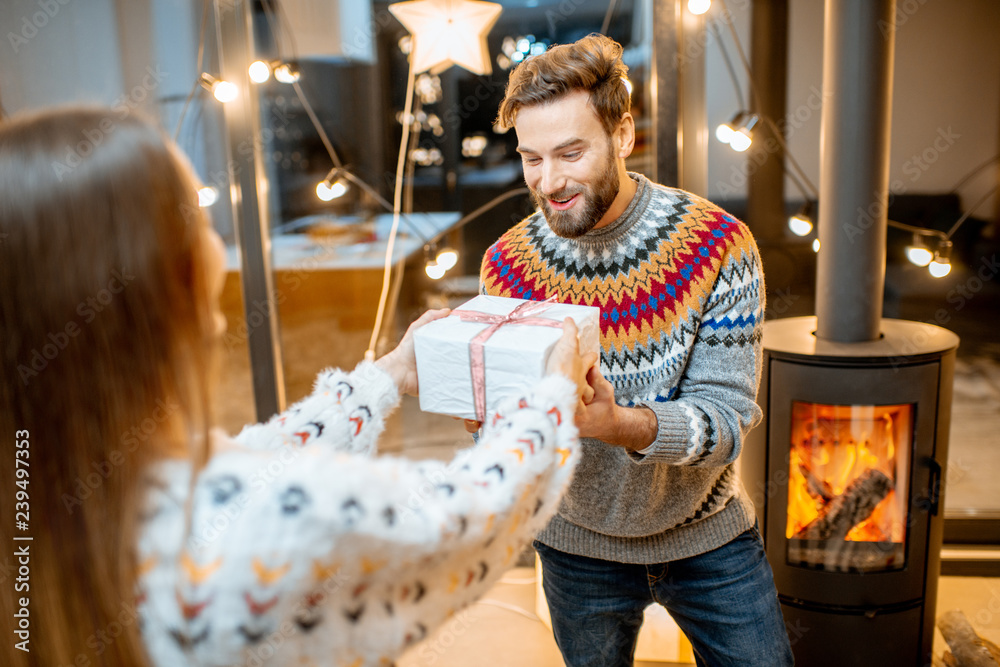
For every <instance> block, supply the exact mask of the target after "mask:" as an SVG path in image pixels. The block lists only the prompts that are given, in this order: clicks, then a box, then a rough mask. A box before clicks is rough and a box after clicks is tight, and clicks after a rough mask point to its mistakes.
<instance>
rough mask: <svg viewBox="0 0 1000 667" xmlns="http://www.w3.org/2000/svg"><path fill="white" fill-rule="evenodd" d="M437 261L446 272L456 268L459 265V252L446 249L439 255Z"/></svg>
mask: <svg viewBox="0 0 1000 667" xmlns="http://www.w3.org/2000/svg"><path fill="white" fill-rule="evenodd" d="M436 261H437V263H438V266H443V267H444V270H445V271H447V270H449V269H451V268H454V266H455V265H456V264H458V251H457V250H455V249H453V248H445V249H444V250H442V251H441V252H439V253H438V254H437V257H436Z"/></svg>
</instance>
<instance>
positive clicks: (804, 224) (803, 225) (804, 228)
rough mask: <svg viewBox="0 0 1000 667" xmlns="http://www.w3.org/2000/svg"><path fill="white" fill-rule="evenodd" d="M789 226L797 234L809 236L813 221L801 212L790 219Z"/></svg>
mask: <svg viewBox="0 0 1000 667" xmlns="http://www.w3.org/2000/svg"><path fill="white" fill-rule="evenodd" d="M788 228H789V229H791V230H792V233H793V234H795V235H796V236H809V232H811V231H812V229H813V223H812V220H810V219H809V218H807V217H805V216H804V215H802V214H801V213H796V214H795V215H793V216H792V217H790V218H789V219H788Z"/></svg>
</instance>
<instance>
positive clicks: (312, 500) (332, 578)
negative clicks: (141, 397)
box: [138, 363, 578, 667]
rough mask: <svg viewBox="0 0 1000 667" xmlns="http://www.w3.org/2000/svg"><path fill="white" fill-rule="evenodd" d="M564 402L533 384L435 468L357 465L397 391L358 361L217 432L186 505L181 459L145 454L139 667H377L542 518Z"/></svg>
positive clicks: (557, 457)
mask: <svg viewBox="0 0 1000 667" xmlns="http://www.w3.org/2000/svg"><path fill="white" fill-rule="evenodd" d="M573 396H574V394H573V387H572V385H571V383H570V382H569V380H567V379H565V378H562V377H558V376H554V377H549V378H546V379H545V380H544V381H542V382H541V383H539V384H538V385H537V387H536V388H535V390H534V391H533V392H532V393H531V394H530V395H526V396H515V397H511V398H510V399H509V400H507V401H506V402H504V403H503V404H501V406H500V408H499V409H498V410H497V413H496V414H495V415H494V416H493V418H492V420H491V421H490V423H488V424H487V425H486V427H485V431H484V437H483V438H481V439H480V442H479V444H477V445H476V446H474V447H472V448H470V449H468V450H465V451H462V452H461V453H460V454H459V455H458V456H457V457H456V458H455V459H454V460H452V461H451V462H439V461H410V460H406V459H402V458H396V457H389V456H384V457H373V454H374V453H375V444H376V440H377V439H378V436H379V434H380V433H381V431H382V429H383V426H384V418H385V416H386V415H387V414H388V413H389V412H390V411H391V410H392V409H393V408H394V407H395V406H396V404H397V403H398V401H399V393H398V391H397V389H396V387H395V385H394V384H393V382H392V380H391V378H390V377H389V376H388V375H387V374H386V373H384V372H383V371H382V370H381V369H379V368H378V367H376V366H375V365H374V364H371V363H362V364H360V365H359V366H358V367H357V368H356V369H355V370H354V371H353V372H352V373H344V372H342V371H336V370H335V371H326V372H324V373H322V374H320V376H319V378H318V380H317V382H316V386H315V390H314V392H313V393H312V394H311V395H310V396H308V397H307V398H305V399H304V400H302V401H301V402H300V403H298V404H296V405H295V406H293V407H292V408H290V409H289V410H287V411H286V412H284V413H282V414H281V415H278V416H276V417H274V418H273V419H271V420H270V421H269V422H268V423H266V424H261V425H255V426H251V427H247V428H246V429H244V430H243V432H242V433H240V435H239V436H237V437H236V438H235V439H229V438H225V437H220V438H218V439H216V440H215V442H214V451H215V452H216V453H215V454H214V455H213V457H212V459H211V460H210V462H209V463H208V465H207V467H206V468H205V469H204V470H203V471H202V472H201V473H200V475H199V477H198V479H197V481H196V483H195V485H194V487H193V489H194V490H193V497H189V489H190V488H191V486H190V464H188V463H187V462H181V461H173V462H166V463H163V464H160V465H159V466H157V468H156V469H155V470H154V471H153V475H151V480H150V484H151V487H150V492H149V494H148V503H147V506H146V507H145V508H144V513H143V521H144V524H143V527H142V532H141V538H140V542H139V559H140V580H139V590H138V610H139V617H140V619H141V623H142V633H143V637H144V640H145V643H146V647H147V650H148V652H149V655H150V657H151V659H152V661H153V663H154V664H156V665H164V666H166V665H170V666H171V667H173V666H175V665H188V664H198V665H234V664H242V665H250V666H252V665H261V664H268V665H271V664H280V665H336V666H340V665H344V666H350V667H361V666H363V665H391V664H392V661H393V660H394V659H395V658H396V657H398V656H399V655H400V654H401V653H402V652H403V651H404V650H406V649H407V648H408V647H410V646H412V645H413V644H415V643H417V642H419V641H420V640H421V639H423V638H424V637H426V636H427V635H428V634H429V633H430V632H431V631H432V630H433V629H434V628H435V627H436V626H438V625H439V624H441V623H442V622H443V621H445V620H446V619H448V617H449V616H450V615H452V614H454V613H455V612H456V611H457V610H459V609H461V608H462V607H464V606H466V605H468V604H470V603H471V602H473V601H474V600H475V599H476V598H477V597H478V596H480V595H482V594H483V593H484V592H485V591H486V590H488V589H489V588H490V587H491V586H492V585H493V584H494V583H495V582H496V580H497V579H498V578H499V577H500V575H501V574H502V572H503V571H504V570H505V569H506V568H507V567H509V566H510V565H512V564H513V561H514V559H515V557H516V556H517V555H518V554H519V553H520V551H521V549H522V548H523V547H524V546H525V544H526V543H527V542H528V541H529V540H530V539H531V538H532V536H533V535H534V534H535V533H536V532H537V531H539V530H540V529H541V528H543V527H544V526H545V524H546V523H547V522H548V520H549V518H550V517H551V516H552V515H553V513H554V512H555V510H556V508H557V507H558V505H559V500H560V497H561V495H562V492H563V491H564V489H565V488H566V486H567V483H568V482H569V479H570V476H571V473H572V470H573V468H574V466H575V464H576V460H577V458H578V448H577V434H576V427H575V426H574V424H573V420H572V414H573V412H572V411H573V408H574V403H573ZM188 502H191V503H192V512H191V525H190V527H189V528H188V527H186V526H185V504H186V503H188Z"/></svg>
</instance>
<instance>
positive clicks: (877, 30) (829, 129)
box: [816, 0, 896, 343]
mask: <svg viewBox="0 0 1000 667" xmlns="http://www.w3.org/2000/svg"><path fill="white" fill-rule="evenodd" d="M895 10H896V2H895V0H826V11H825V29H824V42H823V96H824V103H823V116H822V129H821V137H822V139H821V167H820V195H819V224H818V229H819V242H820V249H819V256H818V258H817V266H816V319H817V328H816V336H817V337H818V338H821V339H824V340H827V341H832V342H838V343H855V342H863V341H873V340H878V338H879V337H880V335H881V334H880V324H881V320H882V290H883V287H884V284H885V249H886V209H887V195H888V181H889V134H890V126H891V113H892V70H893V49H894V45H895Z"/></svg>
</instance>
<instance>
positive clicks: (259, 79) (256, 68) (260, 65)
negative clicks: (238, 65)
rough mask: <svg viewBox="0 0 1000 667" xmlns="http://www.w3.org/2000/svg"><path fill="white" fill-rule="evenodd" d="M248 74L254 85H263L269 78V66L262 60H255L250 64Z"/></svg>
mask: <svg viewBox="0 0 1000 667" xmlns="http://www.w3.org/2000/svg"><path fill="white" fill-rule="evenodd" d="M248 73H249V74H250V80H251V81H253V82H254V83H264V82H265V81H267V80H268V79H270V78H271V66H270V65H268V64H267V63H266V62H264V61H263V60H255V61H254V62H252V63H250V68H249V70H248Z"/></svg>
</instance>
